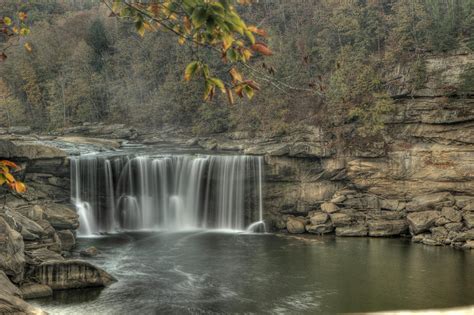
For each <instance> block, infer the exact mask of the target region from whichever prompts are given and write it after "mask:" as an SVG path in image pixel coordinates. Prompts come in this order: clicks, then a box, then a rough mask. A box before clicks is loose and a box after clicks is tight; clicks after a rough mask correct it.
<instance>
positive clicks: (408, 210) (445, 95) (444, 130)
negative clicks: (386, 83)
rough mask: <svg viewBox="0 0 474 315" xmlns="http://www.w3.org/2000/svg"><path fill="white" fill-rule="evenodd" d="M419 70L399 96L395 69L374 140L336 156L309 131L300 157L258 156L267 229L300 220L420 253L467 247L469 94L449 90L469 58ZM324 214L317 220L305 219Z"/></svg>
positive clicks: (472, 123) (472, 113) (471, 137)
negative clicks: (385, 239) (381, 130)
mask: <svg viewBox="0 0 474 315" xmlns="http://www.w3.org/2000/svg"><path fill="white" fill-rule="evenodd" d="M426 65H427V75H428V80H427V81H426V82H425V83H424V86H422V87H420V89H418V90H414V91H413V90H412V91H410V90H408V88H407V87H406V84H405V82H406V81H408V79H407V78H406V77H404V74H403V72H404V70H403V69H398V70H399V73H395V74H394V76H395V78H396V79H395V80H394V81H393V82H394V86H393V87H392V88H391V92H392V96H393V97H394V99H395V111H394V113H393V114H392V115H391V116H390V117H388V123H387V134H386V135H385V137H384V138H383V139H382V140H379V141H372V142H370V141H368V142H361V143H357V142H353V143H350V147H349V148H348V150H346V151H345V153H344V154H337V153H334V152H330V150H329V149H328V148H329V146H328V145H327V143H325V142H324V141H321V140H320V139H324V136H323V135H322V132H321V131H318V130H315V131H314V132H312V136H310V134H311V132H310V131H308V133H307V134H306V139H308V140H306V141H309V140H311V141H309V142H306V144H305V145H306V148H307V149H306V150H303V153H299V155H300V156H301V157H298V156H294V155H295V154H292V152H294V151H295V148H294V147H295V146H298V147H301V146H302V144H301V143H302V142H300V144H299V145H298V144H297V143H295V144H293V145H292V146H290V148H289V149H285V150H281V148H282V147H280V151H279V152H278V154H272V153H271V152H270V153H269V154H268V153H267V154H268V156H267V159H266V161H267V164H268V165H267V168H268V169H267V180H268V182H269V183H268V185H267V194H266V198H267V204H268V205H269V207H266V209H268V210H270V214H271V216H272V217H273V218H274V221H275V223H276V224H275V225H276V227H277V228H281V229H284V228H288V226H289V225H291V222H293V220H294V218H293V217H300V219H305V220H306V230H307V231H308V232H310V233H318V234H322V233H328V232H332V229H334V231H335V233H336V235H339V236H365V235H368V236H374V237H379V236H396V235H405V234H406V235H412V236H414V237H413V240H414V241H416V242H422V243H424V244H429V245H452V246H456V247H464V248H471V247H472V240H473V239H472V236H473V234H474V233H473V232H474V230H473V217H474V212H473V206H474V99H473V98H472V95H474V87H471V89H473V90H471V91H470V92H468V93H467V95H466V94H464V95H463V96H460V95H458V94H456V87H458V86H459V85H460V84H461V83H462V82H461V74H462V73H463V71H464V70H465V69H467V68H468V67H472V66H473V65H474V57H473V55H472V54H471V55H461V56H452V57H448V58H446V57H439V58H435V57H433V58H429V59H427V61H426ZM303 138H304V137H303ZM276 146H277V145H273V147H272V150H273V148H274V147H276ZM260 150H262V149H260ZM282 151H283V152H285V154H280V153H281V152H282ZM275 155H278V156H275ZM282 213H286V214H284V215H281V214H282ZM325 214H327V215H328V218H327V220H326V221H324V220H315V218H324V215H325ZM321 221H324V222H321ZM328 222H329V223H328ZM288 231H289V232H291V228H290V229H288Z"/></svg>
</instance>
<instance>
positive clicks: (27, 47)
mask: <svg viewBox="0 0 474 315" xmlns="http://www.w3.org/2000/svg"><path fill="white" fill-rule="evenodd" d="M23 47H25V49H26V50H27V51H28V52H32V51H33V48H32V47H31V45H30V43H25V44H23Z"/></svg>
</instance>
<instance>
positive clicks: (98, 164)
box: [71, 155, 265, 235]
mask: <svg viewBox="0 0 474 315" xmlns="http://www.w3.org/2000/svg"><path fill="white" fill-rule="evenodd" d="M71 185H72V187H71V198H72V201H73V203H74V204H75V205H76V208H77V209H78V212H79V214H80V220H81V227H80V229H79V233H80V234H81V235H91V234H96V233H101V232H114V231H117V230H122V229H125V230H138V229H155V228H158V229H166V230H185V229H198V228H203V229H230V230H245V228H246V227H247V226H248V228H247V231H262V230H263V231H264V230H265V224H264V221H263V204H262V186H263V159H262V157H254V156H245V155H235V156H223V155H212V156H211V155H163V156H137V157H133V156H98V155H88V156H79V157H72V158H71ZM252 222H254V223H252Z"/></svg>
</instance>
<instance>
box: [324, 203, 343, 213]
mask: <svg viewBox="0 0 474 315" xmlns="http://www.w3.org/2000/svg"><path fill="white" fill-rule="evenodd" d="M321 210H322V211H324V212H326V213H334V212H337V211H339V207H338V206H337V205H336V204H334V203H332V202H325V203H323V204H321Z"/></svg>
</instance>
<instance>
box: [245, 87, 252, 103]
mask: <svg viewBox="0 0 474 315" xmlns="http://www.w3.org/2000/svg"><path fill="white" fill-rule="evenodd" d="M244 93H245V95H246V96H247V98H248V99H249V100H250V99H252V97H253V95H254V90H253V89H252V88H251V87H250V86H248V85H246V86H245V87H244Z"/></svg>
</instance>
